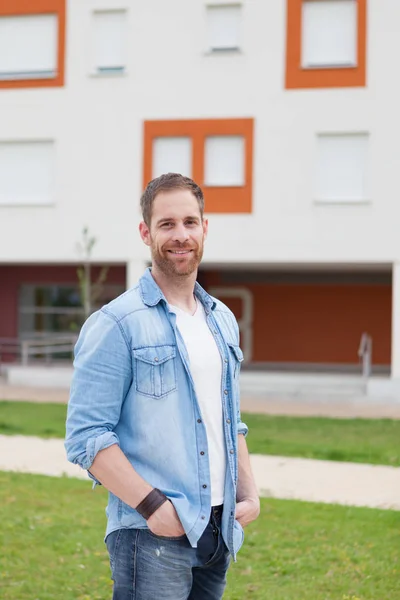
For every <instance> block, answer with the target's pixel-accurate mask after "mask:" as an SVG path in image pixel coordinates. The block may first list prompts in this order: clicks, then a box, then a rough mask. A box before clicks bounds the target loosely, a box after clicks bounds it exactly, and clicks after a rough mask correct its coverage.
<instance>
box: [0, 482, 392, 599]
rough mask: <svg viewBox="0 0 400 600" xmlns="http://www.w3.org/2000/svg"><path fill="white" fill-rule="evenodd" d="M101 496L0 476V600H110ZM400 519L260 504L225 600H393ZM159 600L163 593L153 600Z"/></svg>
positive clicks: (80, 486)
mask: <svg viewBox="0 0 400 600" xmlns="http://www.w3.org/2000/svg"><path fill="white" fill-rule="evenodd" d="M105 502H106V495H105V492H104V490H102V489H99V488H97V489H96V490H95V491H94V492H93V491H92V490H91V486H90V484H89V483H88V482H83V481H79V480H73V479H67V478H51V477H44V476H37V475H23V474H17V473H1V472H0V522H1V524H2V526H1V528H0V597H1V598H2V600H50V599H51V600H54V599H57V600H109V598H110V597H111V582H110V578H109V567H108V555H107V553H106V550H105V546H104V544H103V541H102V538H103V532H104V528H105V514H104V506H105ZM399 565H400V513H398V512H391V511H380V510H375V509H364V508H348V507H343V506H330V505H321V504H311V503H305V502H297V501H288V500H275V499H263V500H262V511H261V516H260V518H259V519H258V521H256V523H253V524H252V525H251V526H250V527H249V528H248V529H247V530H246V541H245V545H244V546H243V548H242V550H241V551H240V553H239V556H238V562H237V563H236V564H234V565H232V567H231V569H230V571H229V575H228V587H227V591H226V593H225V596H224V599H225V600H247V599H251V600H264V599H265V600H267V599H268V600H400V586H399V577H400V568H399ZM160 597H161V596H160Z"/></svg>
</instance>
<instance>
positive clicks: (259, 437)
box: [242, 414, 400, 466]
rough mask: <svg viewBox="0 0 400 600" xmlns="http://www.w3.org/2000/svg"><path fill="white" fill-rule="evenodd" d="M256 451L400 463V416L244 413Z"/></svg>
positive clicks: (399, 464)
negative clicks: (331, 416) (359, 417)
mask: <svg viewBox="0 0 400 600" xmlns="http://www.w3.org/2000/svg"><path fill="white" fill-rule="evenodd" d="M242 418H243V420H244V422H245V423H246V424H247V425H248V427H249V435H248V446H249V450H250V452H252V453H254V454H274V455H278V456H299V457H302V458H318V459H322V460H337V461H347V462H357V463H370V464H376V465H378V464H380V465H391V466H400V444H399V440H400V420H391V419H329V418H322V417H276V416H270V415H254V414H246V415H242Z"/></svg>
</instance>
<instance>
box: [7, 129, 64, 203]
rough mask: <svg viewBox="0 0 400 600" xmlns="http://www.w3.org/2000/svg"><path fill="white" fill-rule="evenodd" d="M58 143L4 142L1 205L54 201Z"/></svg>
mask: <svg viewBox="0 0 400 600" xmlns="http://www.w3.org/2000/svg"><path fill="white" fill-rule="evenodd" d="M54 167H55V157H54V143H53V142H52V141H36V142H0V205H1V204H7V205H10V204H11V205H21V204H52V203H53V202H54Z"/></svg>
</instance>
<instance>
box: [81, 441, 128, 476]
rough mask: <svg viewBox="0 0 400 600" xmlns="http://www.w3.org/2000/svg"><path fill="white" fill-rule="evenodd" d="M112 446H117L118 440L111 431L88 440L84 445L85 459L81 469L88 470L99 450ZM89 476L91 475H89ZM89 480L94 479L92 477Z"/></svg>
mask: <svg viewBox="0 0 400 600" xmlns="http://www.w3.org/2000/svg"><path fill="white" fill-rule="evenodd" d="M114 444H117V445H118V446H119V438H118V436H117V435H116V434H115V433H114V432H113V431H106V432H105V433H102V434H101V435H99V436H97V437H91V438H89V439H88V441H87V443H86V459H85V460H84V461H83V463H82V465H81V466H82V468H83V469H86V470H89V469H90V467H91V466H92V464H93V461H94V459H95V458H96V456H97V454H98V453H99V452H100V450H105V449H106V448H109V447H110V446H113V445H114ZM90 476H91V474H89V477H90ZM91 479H94V477H93V476H92V477H91Z"/></svg>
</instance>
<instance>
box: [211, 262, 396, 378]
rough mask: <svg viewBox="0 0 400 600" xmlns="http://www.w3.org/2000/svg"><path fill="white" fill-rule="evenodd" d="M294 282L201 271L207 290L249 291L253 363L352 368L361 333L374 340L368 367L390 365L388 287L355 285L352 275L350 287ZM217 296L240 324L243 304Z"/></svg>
mask: <svg viewBox="0 0 400 600" xmlns="http://www.w3.org/2000/svg"><path fill="white" fill-rule="evenodd" d="M234 278H238V279H239V281H238V283H232V279H234ZM256 278H257V277H256ZM259 278H261V279H262V278H264V279H265V278H266V277H265V275H262V276H260V277H259ZM296 278H297V279H298V280H299V281H298V282H297V283H296V282H293V281H292V282H289V281H288V279H290V277H288V276H287V275H286V276H285V275H284V274H279V279H282V280H283V282H281V283H279V282H270V283H262V282H260V283H252V282H251V279H252V277H251V274H250V273H248V274H247V275H246V274H242V275H241V276H240V277H238V275H237V274H229V273H226V272H218V271H206V272H204V271H203V272H202V284H203V285H205V287H208V288H209V289H212V288H213V287H217V288H219V289H221V288H223V289H232V288H236V289H241V288H244V289H246V290H249V291H250V292H251V294H252V298H253V322H252V331H253V344H252V361H253V362H260V363H262V362H269V363H315V364H325V365H327V364H331V365H340V364H343V365H346V364H349V365H350V364H353V365H354V364H357V363H358V362H359V358H358V355H357V352H358V347H359V344H360V339H361V335H362V334H363V333H364V332H366V333H368V334H369V335H370V336H371V337H372V340H373V364H375V365H384V366H388V365H390V363H391V328H392V321H391V309H392V286H391V283H390V282H379V281H373V277H371V276H367V277H363V278H361V279H364V282H363V281H359V282H357V279H360V277H357V276H354V282H353V283H352V282H351V277H350V278H349V277H347V278H346V277H344V275H343V274H342V275H340V274H339V275H336V276H333V277H331V279H332V282H328V281H326V282H319V283H317V282H313V281H312V280H313V279H317V277H315V275H313V274H311V275H310V274H309V275H307V274H300V275H297V277H296ZM246 279H247V282H246ZM253 279H254V277H253ZM285 279H286V280H287V281H286V282H285ZM343 279H347V280H348V281H343ZM378 279H385V277H383V278H382V277H380V278H378ZM335 280H336V281H335ZM341 280H342V281H341ZM368 280H370V281H369V282H368ZM219 297H220V298H221V300H223V302H225V303H226V304H227V305H228V306H229V307H230V308H231V310H232V311H233V312H234V314H235V316H236V318H237V319H239V320H240V319H241V318H242V316H243V302H242V301H241V300H240V299H238V298H235V297H233V298H232V297H229V296H228V295H224V293H223V292H222V294H221V295H220V296H219Z"/></svg>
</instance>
